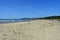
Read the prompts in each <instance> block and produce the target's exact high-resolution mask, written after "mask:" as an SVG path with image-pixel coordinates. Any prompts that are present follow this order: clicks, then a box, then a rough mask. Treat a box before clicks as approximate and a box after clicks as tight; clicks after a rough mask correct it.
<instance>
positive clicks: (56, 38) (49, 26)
mask: <svg viewBox="0 0 60 40" xmlns="http://www.w3.org/2000/svg"><path fill="white" fill-rule="evenodd" d="M0 40H60V22H59V21H57V20H34V21H30V22H16V23H6V24H0Z"/></svg>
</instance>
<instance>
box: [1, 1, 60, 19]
mask: <svg viewBox="0 0 60 40" xmlns="http://www.w3.org/2000/svg"><path fill="white" fill-rule="evenodd" d="M53 15H54V16H55V15H60V0H0V18H8V19H9V18H24V17H27V18H33V17H45V16H53Z"/></svg>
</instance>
